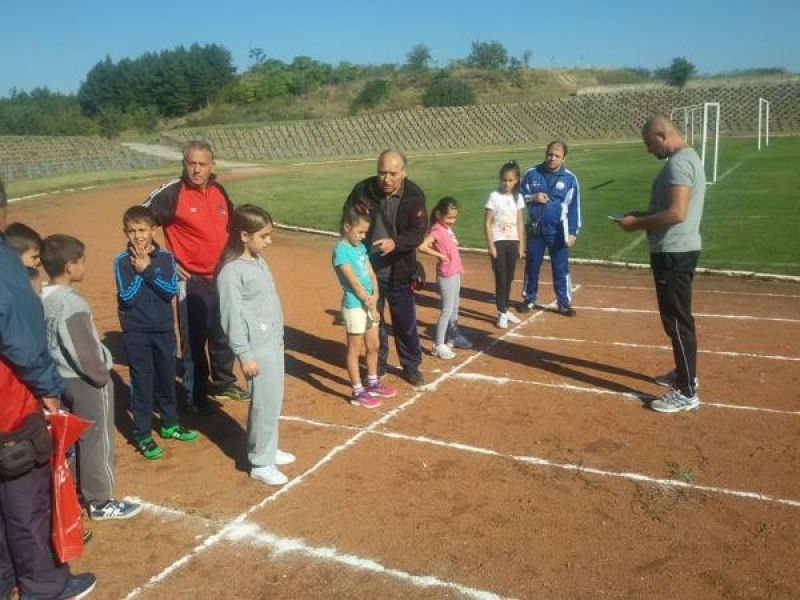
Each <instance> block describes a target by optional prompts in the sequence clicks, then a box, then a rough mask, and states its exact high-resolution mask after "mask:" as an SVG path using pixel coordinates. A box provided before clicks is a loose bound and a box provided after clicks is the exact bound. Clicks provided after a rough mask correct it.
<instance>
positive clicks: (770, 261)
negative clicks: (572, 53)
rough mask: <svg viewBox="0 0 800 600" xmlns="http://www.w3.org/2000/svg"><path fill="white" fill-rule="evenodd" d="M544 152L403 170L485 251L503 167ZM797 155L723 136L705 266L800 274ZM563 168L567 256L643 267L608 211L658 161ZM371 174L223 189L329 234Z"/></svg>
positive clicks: (621, 146)
mask: <svg viewBox="0 0 800 600" xmlns="http://www.w3.org/2000/svg"><path fill="white" fill-rule="evenodd" d="M542 156H543V149H542V148H541V147H540V148H534V149H532V150H524V151H523V150H486V151H473V152H458V153H456V152H453V153H438V154H429V155H411V156H409V167H408V173H409V177H410V178H411V179H413V180H414V181H415V182H417V183H418V184H420V185H421V186H422V187H423V189H425V191H426V194H427V196H428V207H429V208H430V207H431V206H433V204H434V203H435V202H436V200H437V199H438V198H440V197H442V196H445V195H452V196H455V197H456V198H457V199H458V200H459V201H460V202H461V211H460V218H459V222H458V225H457V232H458V236H459V240H460V242H461V243H462V245H465V246H469V247H480V248H482V247H484V238H483V229H482V222H483V221H482V219H483V203H484V201H485V199H486V197H487V196H488V195H489V192H491V190H492V189H493V188H494V186H495V185H496V180H497V171H498V169H499V167H500V165H501V164H502V163H503V162H505V161H506V160H508V159H510V158H515V159H516V160H517V161H518V162H519V163H520V165H522V166H523V169H524V168H526V167H527V166H530V165H532V164H535V163H537V162H539V161H541V159H542ZM797 156H800V138H773V139H772V140H771V143H770V146H769V147H768V148H766V149H764V150H762V151H761V152H757V151H756V142H755V139H752V138H746V139H745V138H742V139H723V140H722V142H721V144H720V152H719V168H718V181H717V183H715V184H714V185H711V186H709V188H708V193H707V195H706V210H705V217H704V220H703V229H702V233H703V242H704V252H703V256H702V258H701V266H702V267H706V268H714V269H735V270H744V271H755V272H765V273H776V274H789V275H800V243H798V241H797V232H798V230H800V227H799V226H800V188H798V186H797V185H796V183H795V178H794V176H793V172H794V170H795V165H794V164H793V161H796V157H797ZM567 166H568V167H569V168H570V169H572V170H573V171H574V172H575V173H576V174H577V175H578V178H579V180H580V183H581V194H582V204H581V206H582V216H583V228H582V231H581V235H580V238H579V241H578V244H577V245H576V246H575V248H574V249H573V252H572V256H574V257H579V258H589V259H600V260H615V261H625V262H635V263H642V262H646V261H647V243H646V241H645V239H644V236H643V234H629V233H625V232H623V231H622V230H620V229H619V228H618V227H616V226H614V225H613V224H612V223H610V222H609V220H608V219H607V215H608V214H611V213H618V212H625V211H631V210H643V209H645V208H646V207H647V202H648V196H649V190H650V183H651V181H652V179H653V177H654V176H655V174H656V173H657V171H658V170H659V169H660V168H661V164H660V163H659V162H658V161H657V160H656V159H655V158H653V157H652V156H650V155H648V154H647V153H646V151H645V149H644V147H643V145H642V144H641V143H640V142H631V143H618V144H594V145H589V144H575V145H574V146H573V147H572V148H571V149H570V153H569V156H568V159H567ZM374 169H375V160H374V158H369V159H365V160H354V161H350V162H345V163H341V162H321V163H306V164H294V165H290V166H288V167H287V168H286V169H285V170H282V171H281V172H280V173H278V174H273V175H270V176H268V177H261V178H252V179H246V180H238V181H233V182H231V183H230V184H229V185H228V186H227V187H228V189H229V191H230V192H231V195H232V197H233V198H234V201H235V202H236V203H242V202H254V203H257V204H261V205H263V206H265V207H267V208H268V210H270V211H271V212H272V214H273V217H274V218H275V219H276V220H277V221H278V222H280V223H285V224H288V225H296V226H302V227H310V228H315V229H322V230H329V231H335V230H336V229H337V223H338V219H339V209H340V207H341V205H342V202H343V201H344V199H345V198H346V196H347V194H348V193H349V191H350V189H351V188H352V186H353V184H354V183H355V182H356V181H358V180H360V179H363V178H364V177H367V176H369V175H371V174H372V173H373V172H374Z"/></svg>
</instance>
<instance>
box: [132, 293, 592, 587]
mask: <svg viewBox="0 0 800 600" xmlns="http://www.w3.org/2000/svg"><path fill="white" fill-rule="evenodd" d="M579 288H580V286H576V287H575V288H574V289H575V290H577V289H579ZM541 314H542V311H537V312H535V313H533V314H532V315H531V316H529V317H528V318H527V319H525V320H523V321H522V323H521V324H520V325H514V326H512V327H510V328H509V329H508V331H507V332H506V333H505V334H503V335H502V336H499V337H497V338H495V339H494V340H493V341H492V342H491V343H490V344H489V346H488V347H487V348H491V347H492V346H494V345H495V344H497V343H499V342H500V341H501V340H502V339H503V338H504V337H505V336H506V335H509V334H510V333H512V332H513V331H514V329H515V328H516V327H520V326H521V325H522V324H524V323H527V322H528V321H531V320H533V319H535V318H537V317H538V316H540V315H541ZM483 352H484V351H479V352H476V353H475V354H473V355H472V356H470V357H469V358H468V359H467V360H465V361H463V362H461V363H459V364H456V365H454V366H453V368H451V369H450V370H449V371H447V372H445V373H444V374H442V375H441V376H439V377H438V378H437V379H435V380H434V381H433V382H432V383H430V384H428V385H425V386H422V387H420V388H418V390H419V391H418V392H417V393H416V394H414V395H413V396H412V397H411V398H409V399H408V400H406V401H405V402H403V403H401V404H399V405H398V406H396V407H395V408H393V409H392V410H390V411H388V412H387V413H385V414H383V415H382V416H380V417H379V418H377V419H376V420H374V421H373V422H372V423H370V424H369V425H367V426H365V427H363V428H360V429H357V430H356V433H355V434H354V435H353V436H352V437H350V438H349V439H347V440H346V441H345V442H343V443H342V444H339V445H338V446H335V447H334V448H332V449H331V450H329V451H328V453H327V454H325V455H324V456H323V457H322V458H321V459H320V460H319V461H317V462H316V463H315V464H314V465H313V466H312V467H311V468H309V469H308V470H306V471H305V472H303V473H302V474H301V475H299V476H298V477H295V478H294V479H290V480H289V482H288V483H287V484H286V485H284V486H283V487H281V488H279V489H278V490H277V491H275V492H273V493H272V494H270V495H268V496H266V497H265V498H264V499H263V500H261V501H260V502H258V503H256V504H254V505H253V506H251V507H250V508H248V509H246V510H245V511H244V512H242V513H240V514H239V515H237V516H236V517H234V518H233V519H232V520H231V521H229V522H228V523H227V524H225V525H224V526H223V527H222V528H221V529H220V530H219V531H217V532H216V533H214V534H211V535H209V536H208V537H206V538H205V539H203V541H202V542H201V543H200V544H198V545H197V546H195V547H194V548H193V549H192V550H190V551H189V552H188V553H186V554H184V555H183V556H182V557H180V558H178V559H177V560H175V561H174V562H173V563H172V564H170V565H168V566H167V567H165V568H164V569H163V570H162V571H161V572H160V573H158V574H156V575H154V576H153V577H151V578H150V579H149V580H148V581H147V583H145V584H144V585H143V586H140V587H137V588H135V589H134V590H131V592H129V593H128V595H127V596H125V599H126V600H131V599H133V598H136V597H137V596H138V595H139V594H141V593H142V591H143V590H145V589H149V588H152V587H155V586H157V585H158V584H160V583H161V582H163V581H164V580H166V579H167V578H168V577H169V576H170V575H172V574H173V573H175V572H176V571H178V570H180V569H182V568H183V567H184V566H186V565H187V564H189V563H190V562H191V561H192V560H193V559H194V558H195V557H197V556H200V555H201V554H204V553H205V552H206V551H207V550H210V549H211V548H213V547H214V546H216V545H217V544H218V543H219V542H220V541H222V540H224V539H225V538H226V536H228V535H229V533H230V532H231V531H233V530H235V529H236V528H237V527H239V526H241V525H242V524H243V523H245V522H246V520H247V517H248V516H249V515H250V514H252V513H253V512H255V511H256V510H259V509H261V508H263V507H264V506H266V505H268V504H269V503H271V502H274V501H275V500H277V499H278V498H280V497H281V496H283V495H285V494H288V493H289V492H290V491H291V490H292V489H294V488H295V487H297V486H298V485H300V484H301V483H303V482H304V481H305V480H306V479H308V478H309V477H310V476H311V475H313V474H314V473H316V472H317V471H318V470H320V469H321V468H322V467H323V466H325V465H326V464H327V463H329V462H330V461H331V460H333V459H334V457H336V456H337V455H338V454H340V453H341V452H343V451H345V450H346V449H348V448H350V447H351V446H353V445H355V444H356V443H357V442H358V441H359V440H361V439H362V438H363V437H364V436H366V435H368V434H370V433H372V432H373V431H374V430H375V429H376V428H378V427H382V426H383V425H385V424H386V423H388V422H389V421H391V420H392V419H393V418H394V417H395V416H396V415H398V414H399V413H401V412H403V411H404V410H405V409H406V408H408V407H410V406H413V405H414V404H415V403H416V402H417V400H419V398H421V397H422V396H423V395H424V394H425V393H426V392H427V391H432V390H435V389H436V386H437V385H438V384H439V383H441V382H442V381H444V380H445V379H447V378H448V377H451V376H453V375H454V374H455V373H457V372H458V371H460V370H461V369H463V368H464V367H466V366H467V365H468V364H470V363H472V362H473V361H474V360H477V359H478V357H480V356H481V355H482V354H483Z"/></svg>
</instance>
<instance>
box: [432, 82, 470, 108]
mask: <svg viewBox="0 0 800 600" xmlns="http://www.w3.org/2000/svg"><path fill="white" fill-rule="evenodd" d="M422 104H424V105H425V106H426V107H428V108H430V107H433V106H466V105H469V104H475V92H474V91H473V90H472V88H471V87H470V85H469V84H468V83H466V82H464V81H459V80H458V79H450V78H449V77H445V78H443V79H438V80H436V81H434V82H433V83H431V84H430V85H429V86H428V87H426V88H425V91H424V92H423V94H422Z"/></svg>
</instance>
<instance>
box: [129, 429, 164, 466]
mask: <svg viewBox="0 0 800 600" xmlns="http://www.w3.org/2000/svg"><path fill="white" fill-rule="evenodd" d="M136 449H137V450H138V451H139V452H141V453H142V456H144V457H145V458H146V459H147V460H156V459H158V458H161V455H162V454H164V451H163V450H162V449H161V448H159V447H158V444H156V441H155V440H154V439H153V436H151V435H148V436H147V437H145V438H142V439H140V440H137V441H136Z"/></svg>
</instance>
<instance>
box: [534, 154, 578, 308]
mask: <svg viewBox="0 0 800 600" xmlns="http://www.w3.org/2000/svg"><path fill="white" fill-rule="evenodd" d="M566 157H567V144H566V143H565V142H563V141H561V140H556V141H553V142H550V143H549V144H548V145H547V150H546V151H545V159H544V162H542V163H541V164H539V165H536V166H535V167H533V168H531V169H528V170H527V171H526V172H525V175H523V176H522V181H521V182H520V186H519V187H520V193H521V194H522V197H523V198H524V199H525V207H526V212H527V223H528V228H527V239H528V245H527V249H526V255H527V258H526V262H525V285H524V286H523V290H522V297H523V304H522V306H521V307H520V312H528V311H530V310H531V309H532V308H533V307H534V305H536V293H537V291H538V289H539V270H540V269H541V267H542V261H543V260H544V251H545V249H546V250H547V252H548V253H549V254H550V263H551V266H552V269H553V289H554V290H555V294H556V301H557V302H558V312H559V313H560V314H562V315H564V316H567V317H573V316H575V309H573V308H572V295H571V293H570V290H571V285H570V279H569V248H570V247H571V246H573V245H575V240H576V238H577V235H578V230H579V229H580V227H581V207H580V187H579V185H578V178H577V177H575V174H574V173H572V172H571V171H569V170H568V169H566V168H565V167H564V159H565V158H566Z"/></svg>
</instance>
